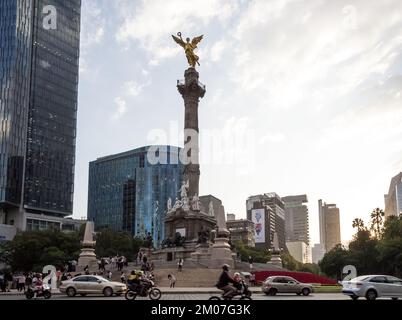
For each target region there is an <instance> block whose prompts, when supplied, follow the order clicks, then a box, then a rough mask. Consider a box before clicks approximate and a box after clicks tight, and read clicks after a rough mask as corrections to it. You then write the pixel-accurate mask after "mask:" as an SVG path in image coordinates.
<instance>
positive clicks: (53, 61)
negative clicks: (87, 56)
mask: <svg viewBox="0 0 402 320" xmlns="http://www.w3.org/2000/svg"><path fill="white" fill-rule="evenodd" d="M80 11H81V0H69V1H65V0H46V1H44V0H2V1H0V48H1V52H0V62H1V64H0V88H1V92H0V224H2V223H5V224H14V225H17V226H18V227H19V228H21V229H25V224H26V222H25V218H26V214H40V215H49V216H59V217H62V216H67V215H71V214H72V203H73V189H74V188H73V186H74V184H73V180H74V164H75V137H76V114H77V96H78V72H79V43H80ZM54 14H55V15H54ZM51 15H52V16H51ZM49 22H51V24H49ZM53 26H55V28H53Z"/></svg>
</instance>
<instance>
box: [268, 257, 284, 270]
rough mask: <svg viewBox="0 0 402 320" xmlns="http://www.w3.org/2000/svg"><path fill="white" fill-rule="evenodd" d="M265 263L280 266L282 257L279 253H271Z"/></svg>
mask: <svg viewBox="0 0 402 320" xmlns="http://www.w3.org/2000/svg"><path fill="white" fill-rule="evenodd" d="M267 264H272V265H274V266H278V267H281V268H282V258H281V255H280V254H272V257H271V260H269V261H268V262H267Z"/></svg>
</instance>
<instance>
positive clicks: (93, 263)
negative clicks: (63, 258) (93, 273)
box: [77, 248, 98, 270]
mask: <svg viewBox="0 0 402 320" xmlns="http://www.w3.org/2000/svg"><path fill="white" fill-rule="evenodd" d="M86 266H88V267H89V269H90V270H97V269H98V259H97V258H96V254H95V249H93V248H83V249H81V254H80V256H79V258H78V264H77V267H78V268H79V269H82V268H85V267H86Z"/></svg>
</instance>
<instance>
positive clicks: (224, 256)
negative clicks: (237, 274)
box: [210, 231, 235, 268]
mask: <svg viewBox="0 0 402 320" xmlns="http://www.w3.org/2000/svg"><path fill="white" fill-rule="evenodd" d="M222 234H225V233H224V232H221V231H218V235H222ZM234 262H235V260H234V259H233V253H232V250H231V249H230V245H229V243H228V238H227V237H219V238H215V243H214V244H213V246H212V249H211V262H210V266H211V267H212V268H220V267H221V266H222V265H223V264H228V265H229V266H230V267H231V268H234Z"/></svg>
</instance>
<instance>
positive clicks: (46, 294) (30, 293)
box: [25, 284, 52, 300]
mask: <svg viewBox="0 0 402 320" xmlns="http://www.w3.org/2000/svg"><path fill="white" fill-rule="evenodd" d="M25 297H26V298H27V299H28V300H31V299H33V297H35V292H34V290H33V289H32V288H31V287H28V290H27V291H26V292H25ZM36 297H37V298H40V297H43V298H45V299H46V300H48V299H50V298H51V297H52V291H51V287H50V286H49V285H47V284H43V285H42V290H40V291H36Z"/></svg>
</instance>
